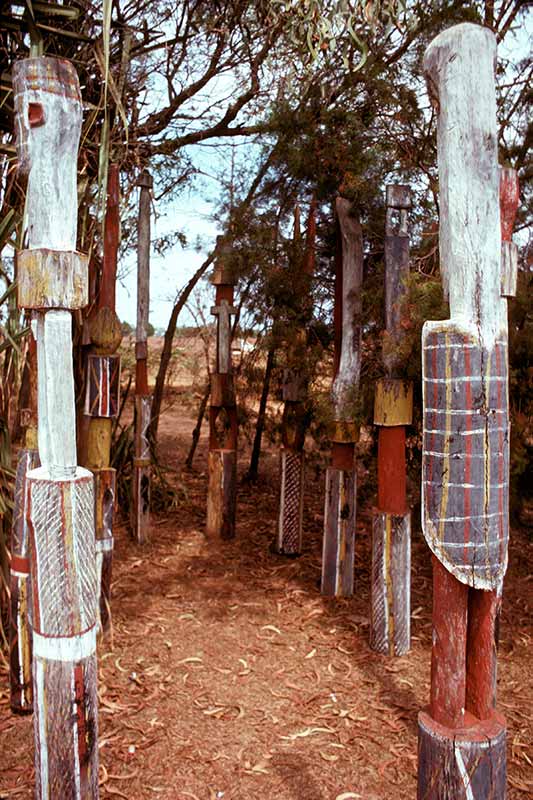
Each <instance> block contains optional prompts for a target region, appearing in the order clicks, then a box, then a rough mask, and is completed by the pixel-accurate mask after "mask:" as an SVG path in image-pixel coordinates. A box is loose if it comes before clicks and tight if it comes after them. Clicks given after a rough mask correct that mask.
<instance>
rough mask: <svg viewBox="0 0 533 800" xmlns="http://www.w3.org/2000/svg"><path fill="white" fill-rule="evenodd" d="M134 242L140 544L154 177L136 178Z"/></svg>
mask: <svg viewBox="0 0 533 800" xmlns="http://www.w3.org/2000/svg"><path fill="white" fill-rule="evenodd" d="M138 185H139V186H140V189H141V191H140V193H139V223H138V241H137V333H136V337H137V340H136V343H135V358H136V365H135V456H134V459H133V535H134V537H135V539H136V541H137V542H138V543H139V544H144V543H145V542H147V541H148V538H149V535H150V464H151V456H150V441H149V438H148V429H149V427H150V422H151V419H152V414H151V412H152V396H151V395H150V393H149V389H148V344H147V340H148V317H149V314H150V202H151V199H150V198H151V190H152V186H153V179H152V176H151V175H150V173H149V172H148V171H147V170H143V172H142V173H141V175H140V177H139V181H138Z"/></svg>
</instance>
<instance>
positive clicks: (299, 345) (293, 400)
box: [273, 201, 316, 556]
mask: <svg viewBox="0 0 533 800" xmlns="http://www.w3.org/2000/svg"><path fill="white" fill-rule="evenodd" d="M315 209H316V203H315V202H314V201H313V202H312V204H311V208H310V210H309V219H308V222H307V238H306V248H305V255H304V261H303V269H302V265H301V264H300V263H299V262H298V261H297V262H296V263H294V264H293V265H292V267H293V270H294V273H295V274H294V280H295V285H294V291H296V292H297V293H298V295H299V296H298V299H297V306H298V318H297V319H296V322H295V325H293V326H292V327H291V329H290V340H289V341H288V342H287V364H288V366H287V368H286V369H285V371H284V375H283V400H284V402H285V406H284V408H283V421H282V429H281V436H282V443H283V447H282V449H281V452H280V500H279V514H278V530H277V535H276V540H275V543H274V548H273V549H274V550H275V552H277V553H279V554H280V555H286V556H298V555H300V553H301V551H302V518H303V502H304V460H305V454H304V442H305V430H306V424H307V423H306V407H305V405H306V401H307V390H308V381H309V374H308V373H309V370H308V368H307V324H308V322H309V318H310V316H311V302H312V301H311V298H310V289H311V280H312V278H313V273H314V271H315V235H316V223H315ZM294 233H295V235H294V238H295V241H297V240H298V239H299V217H298V216H297V215H296V214H295V231H294ZM296 258H298V256H296Z"/></svg>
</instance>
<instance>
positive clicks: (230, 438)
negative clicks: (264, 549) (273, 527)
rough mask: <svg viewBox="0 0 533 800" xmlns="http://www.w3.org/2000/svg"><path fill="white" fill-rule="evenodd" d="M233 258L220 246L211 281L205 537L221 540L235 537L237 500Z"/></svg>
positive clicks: (235, 311)
mask: <svg viewBox="0 0 533 800" xmlns="http://www.w3.org/2000/svg"><path fill="white" fill-rule="evenodd" d="M230 257H231V251H228V248H227V247H225V246H221V247H220V248H219V257H218V260H217V264H216V267H215V271H214V275H213V278H212V283H213V284H214V285H215V287H216V298H215V305H214V306H213V308H212V309H211V313H212V314H213V315H214V316H215V317H216V320H217V352H216V366H215V370H214V372H213V373H212V374H211V406H210V409H209V455H208V473H209V483H208V489H207V524H206V533H207V535H208V536H218V537H220V538H222V539H232V538H233V537H234V536H235V508H236V500H237V406H236V402H235V387H234V384H233V374H232V366H231V316H232V315H234V314H236V313H237V309H236V308H234V306H233V292H234V283H235V281H234V277H233V273H232V270H231V265H230V263H229V259H230Z"/></svg>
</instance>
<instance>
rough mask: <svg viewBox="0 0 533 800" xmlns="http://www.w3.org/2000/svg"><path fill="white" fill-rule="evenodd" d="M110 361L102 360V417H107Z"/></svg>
mask: <svg viewBox="0 0 533 800" xmlns="http://www.w3.org/2000/svg"><path fill="white" fill-rule="evenodd" d="M108 371H109V361H108V360H107V359H102V369H101V376H102V384H101V386H100V409H101V410H100V413H101V414H102V416H104V417H105V416H106V415H107V400H108V383H109V374H108Z"/></svg>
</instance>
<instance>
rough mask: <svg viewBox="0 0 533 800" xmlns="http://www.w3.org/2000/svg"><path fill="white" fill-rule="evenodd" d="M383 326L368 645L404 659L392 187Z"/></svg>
mask: <svg viewBox="0 0 533 800" xmlns="http://www.w3.org/2000/svg"><path fill="white" fill-rule="evenodd" d="M386 208H387V213H386V225H385V234H386V235H385V319H386V330H385V334H384V345H383V364H384V367H385V371H386V375H387V377H386V378H383V379H381V380H379V381H378V382H377V384H376V393H375V399H374V424H375V425H377V426H378V504H377V509H376V510H375V511H374V514H373V520H372V583H371V615H370V645H371V647H372V649H373V650H376V651H377V652H378V653H383V654H387V655H391V656H394V655H404V654H405V653H407V651H408V650H409V648H410V642H411V621H410V615H411V603H410V581H411V575H410V571H411V570H410V567H411V516H410V513H409V510H408V508H407V467H406V459H405V435H406V426H407V425H409V424H410V423H411V417H412V401H413V392H412V385H411V383H410V382H409V381H406V380H404V377H405V376H404V373H405V364H404V363H403V359H402V356H401V352H402V349H401V345H402V338H403V336H404V325H405V323H406V321H407V296H408V288H409V287H408V279H409V225H408V214H409V209H410V208H411V192H410V189H409V187H408V186H401V185H398V184H390V185H388V186H387V191H386Z"/></svg>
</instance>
